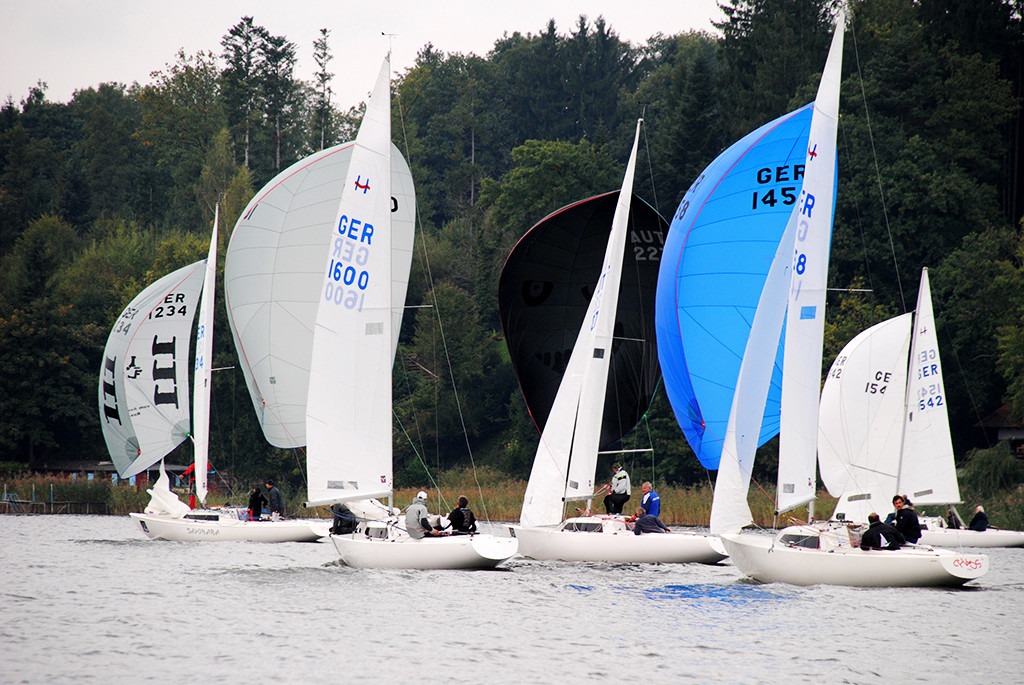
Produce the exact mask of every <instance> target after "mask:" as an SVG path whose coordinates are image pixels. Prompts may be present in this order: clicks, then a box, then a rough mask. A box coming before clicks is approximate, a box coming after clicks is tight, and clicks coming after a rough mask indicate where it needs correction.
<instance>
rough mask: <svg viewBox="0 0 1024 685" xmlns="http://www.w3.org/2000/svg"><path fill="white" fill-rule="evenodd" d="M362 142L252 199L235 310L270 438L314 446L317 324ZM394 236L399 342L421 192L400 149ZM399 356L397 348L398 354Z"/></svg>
mask: <svg viewBox="0 0 1024 685" xmlns="http://www.w3.org/2000/svg"><path fill="white" fill-rule="evenodd" d="M354 147H355V143H351V142H350V143H345V144H342V145H337V146H335V147H331V148H328V149H326V150H322V151H321V152H318V153H316V154H313V155H310V156H309V157H306V158H305V159H302V160H300V161H299V162H296V163H295V164H293V165H292V166H291V167H289V168H288V169H286V170H284V171H283V172H281V173H280V174H278V175H277V176H276V177H275V178H274V179H273V180H271V181H270V182H269V183H268V184H267V185H266V186H264V188H263V189H262V190H261V191H260V192H259V193H258V194H257V195H256V196H255V197H254V198H253V199H252V201H250V202H249V204H248V206H246V208H245V211H243V212H242V216H241V217H240V218H239V220H238V223H237V224H236V225H235V228H234V231H233V232H232V234H231V242H230V244H229V245H228V251H227V257H226V259H225V262H224V291H225V304H226V306H227V311H228V322H229V324H230V326H231V334H232V336H233V338H234V342H235V348H236V349H237V350H238V358H239V363H240V365H241V367H242V372H243V374H244V375H245V382H246V385H247V386H248V388H249V394H250V396H251V397H252V402H253V406H254V408H255V410H256V416H257V417H258V419H259V423H260V426H261V428H262V429H263V434H264V436H265V437H266V439H267V441H268V442H269V443H270V444H272V445H274V446H276V447H286V448H287V447H301V446H302V445H305V444H306V397H307V395H308V393H309V361H310V356H311V354H312V348H313V322H314V318H315V317H316V308H317V302H318V301H319V297H320V295H321V286H322V285H323V272H322V270H321V268H320V262H321V261H322V260H323V258H324V254H325V253H326V251H327V246H328V243H329V242H330V240H331V235H332V232H331V231H332V227H333V226H335V223H334V222H335V219H336V218H337V217H336V215H337V211H338V202H339V200H340V198H341V190H342V187H343V186H344V185H345V179H346V175H347V173H348V171H349V165H350V161H351V159H352V151H353V149H354ZM391 194H392V198H391V210H392V211H391V217H392V220H391V224H392V229H393V231H394V235H393V240H392V259H393V260H394V269H393V277H394V279H395V282H394V288H393V299H392V305H393V306H394V310H393V311H392V330H393V331H394V337H393V345H397V341H398V330H399V328H400V327H401V325H402V313H403V309H402V306H403V305H404V304H405V293H406V288H407V285H408V281H409V267H410V264H411V262H412V249H413V232H414V221H415V216H416V196H415V192H414V190H413V182H412V173H411V172H410V170H409V165H408V164H406V162H405V159H404V158H403V157H402V155H401V154H400V153H399V151H398V149H397V148H395V147H394V146H393V145H392V146H391ZM393 353H394V351H392V354H393Z"/></svg>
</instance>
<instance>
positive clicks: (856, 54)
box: [850, 22, 907, 312]
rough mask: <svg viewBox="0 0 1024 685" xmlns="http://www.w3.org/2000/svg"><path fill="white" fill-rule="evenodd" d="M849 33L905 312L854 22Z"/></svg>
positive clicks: (879, 191)
mask: <svg viewBox="0 0 1024 685" xmlns="http://www.w3.org/2000/svg"><path fill="white" fill-rule="evenodd" d="M850 35H851V37H852V38H853V55H854V62H855V63H856V65H857V79H858V82H859V83H860V97H861V102H863V103H864V119H865V122H866V123H867V128H868V139H869V140H870V141H871V159H872V161H873V162H874V164H875V179H876V180H877V182H878V198H879V200H880V201H881V203H882V217H883V218H884V219H885V231H886V233H887V234H888V237H889V250H890V252H891V253H892V263H893V268H894V269H895V270H896V284H897V286H899V291H900V302H901V303H902V305H903V311H904V312H906V311H907V299H906V296H905V295H904V294H903V280H902V279H901V278H900V269H899V264H898V263H897V262H896V245H895V243H894V242H893V239H892V227H891V226H890V225H889V212H888V210H887V209H886V206H885V190H884V189H883V188H882V172H881V170H880V169H879V167H878V152H877V151H876V150H875V136H874V133H872V131H871V113H870V112H869V111H868V99H867V93H866V92H865V90H864V74H863V73H862V72H861V68H860V52H859V51H858V49H857V32H856V30H855V29H854V22H850Z"/></svg>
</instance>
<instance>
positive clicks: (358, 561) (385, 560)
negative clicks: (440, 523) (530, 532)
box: [331, 531, 518, 569]
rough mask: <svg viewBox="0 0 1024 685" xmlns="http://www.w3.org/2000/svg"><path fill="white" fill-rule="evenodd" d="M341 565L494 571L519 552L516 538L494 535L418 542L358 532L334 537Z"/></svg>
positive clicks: (451, 537) (449, 537)
mask: <svg viewBox="0 0 1024 685" xmlns="http://www.w3.org/2000/svg"><path fill="white" fill-rule="evenodd" d="M331 540H332V541H333V542H334V546H335V548H336V549H337V550H338V556H339V558H340V559H341V563H343V564H345V565H346V566H352V567H354V568H408V569H483V568H494V567H495V566H497V565H498V564H500V563H501V562H503V561H505V560H507V559H509V558H510V557H512V556H513V555H514V554H515V553H516V550H517V549H518V541H517V540H516V539H515V538H499V537H495V536H494V535H488V534H478V535H449V536H445V537H440V538H429V539H422V540H415V539H413V538H411V537H409V536H408V535H389V536H387V537H367V535H366V534H365V533H364V532H361V531H357V532H355V533H352V534H349V535H331Z"/></svg>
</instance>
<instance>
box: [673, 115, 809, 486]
mask: <svg viewBox="0 0 1024 685" xmlns="http://www.w3.org/2000/svg"><path fill="white" fill-rule="evenodd" d="M811 113H812V105H806V106H804V107H801V108H800V109H798V110H795V111H793V112H790V113H789V114H786V115H784V116H782V117H779V118H778V119H776V120H774V121H772V122H769V123H767V124H765V125H764V126H761V127H760V128H758V129H757V130H756V131H754V132H752V133H750V134H748V135H747V136H745V137H744V138H742V139H741V140H740V141H738V142H737V143H735V144H733V145H732V146H731V147H729V148H728V149H727V150H726V151H725V152H723V153H722V154H721V155H719V156H718V158H717V159H715V160H714V161H713V162H712V163H711V164H709V165H708V167H707V168H706V169H705V170H704V172H703V173H701V175H700V176H699V177H698V178H697V180H696V181H694V182H693V184H692V185H691V186H690V188H689V190H687V191H686V194H685V195H684V196H683V200H682V202H681V203H680V204H679V208H678V209H677V210H676V213H675V216H674V217H673V218H672V228H671V230H670V231H669V234H668V240H667V241H666V243H665V254H664V257H663V259H662V264H661V270H660V272H659V275H658V295H657V301H656V308H655V312H656V326H657V334H658V335H657V337H658V357H659V359H660V361H661V370H662V374H663V375H664V377H665V389H666V391H667V394H668V398H669V401H670V402H671V404H672V409H673V411H674V412H675V415H676V420H677V421H678V423H679V426H680V428H682V430H683V433H684V434H685V435H686V439H687V441H688V442H689V443H690V446H691V447H692V448H693V451H694V453H695V454H696V455H697V458H698V459H700V462H701V464H702V465H703V466H704V467H705V468H708V469H717V468H718V462H719V458H720V456H721V453H722V442H723V440H724V438H725V431H726V427H727V423H728V416H729V411H730V407H731V406H732V400H733V392H734V390H735V387H736V377H737V375H738V374H739V369H740V361H741V360H742V359H743V352H744V349H745V346H746V344H747V339H748V337H749V334H750V327H751V322H752V321H753V318H754V311H755V309H756V307H757V302H758V298H759V297H760V295H761V291H762V289H763V288H764V284H765V279H766V277H767V274H768V269H769V267H770V265H771V263H772V259H773V257H774V255H775V250H776V248H777V247H778V245H779V241H780V239H781V237H782V234H783V231H784V229H785V228H786V224H787V222H788V221H789V218H790V215H791V214H792V210H793V207H794V206H795V205H796V202H797V198H798V197H799V196H800V191H801V188H802V186H803V176H804V168H805V164H806V159H805V158H806V153H807V140H808V132H809V130H810V125H811ZM684 347H685V352H684ZM772 349H775V347H774V346H773V348H772ZM781 378H782V350H781V349H780V350H779V352H778V356H777V358H776V361H775V370H774V374H773V377H772V383H771V389H770V391H769V394H768V398H767V403H766V405H765V407H764V415H763V416H764V420H763V422H762V425H761V430H760V433H759V435H758V438H757V440H758V444H759V445H760V444H763V443H765V442H767V441H768V440H770V439H771V438H772V437H774V436H775V435H776V434H777V433H778V432H779V403H780V397H781Z"/></svg>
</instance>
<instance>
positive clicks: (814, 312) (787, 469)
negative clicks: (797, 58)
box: [710, 15, 845, 534]
mask: <svg viewBox="0 0 1024 685" xmlns="http://www.w3.org/2000/svg"><path fill="white" fill-rule="evenodd" d="M844 27H845V22H844V17H843V16H842V15H840V17H839V20H838V23H837V26H836V30H835V34H834V35H833V37H832V46H831V48H830V49H829V53H828V59H827V60H826V62H825V68H824V70H823V72H822V77H821V83H820V84H819V86H818V95H817V98H816V99H815V102H814V115H813V117H812V120H811V130H810V135H809V139H808V143H807V148H806V153H805V154H806V161H805V170H806V173H805V179H804V184H803V188H802V190H801V192H800V197H799V199H798V201H797V202H796V205H795V207H794V208H793V210H792V213H791V215H790V217H789V221H788V223H787V224H786V230H785V231H784V233H783V237H782V239H781V241H780V242H779V244H778V245H777V247H776V250H775V257H774V258H773V260H772V262H771V267H770V269H769V275H768V278H767V279H766V282H765V286H764V288H763V289H762V291H761V293H760V296H759V298H758V303H757V308H756V310H755V314H754V320H753V324H752V326H751V328H750V331H749V338H748V340H747V342H746V345H745V346H744V353H743V357H742V361H741V365H740V371H739V374H738V377H737V380H736V384H735V397H734V399H733V402H732V403H731V406H730V411H729V420H728V424H727V429H726V439H725V441H724V447H723V450H722V459H721V463H720V464H719V471H718V478H717V480H716V482H715V495H714V501H713V502H712V508H711V526H710V527H711V532H712V533H716V534H721V533H731V532H737V531H739V529H740V528H741V527H743V526H744V525H746V524H748V523H749V522H750V521H751V515H750V509H749V507H748V505H747V499H746V493H747V488H748V486H749V482H750V469H751V466H752V465H753V462H754V452H755V450H756V449H757V444H756V442H755V440H754V439H753V436H755V435H758V434H759V433H761V416H760V415H761V412H762V409H763V406H764V404H763V403H764V402H765V395H766V394H767V389H768V385H769V377H770V376H771V375H772V373H773V368H772V367H773V365H772V364H770V363H769V361H770V357H771V356H772V355H771V352H772V351H774V350H775V349H776V348H777V347H778V346H779V337H780V333H781V329H782V325H783V320H784V319H785V320H786V331H785V334H784V336H783V341H782V347H783V348H784V349H785V359H784V363H783V377H782V400H783V401H782V406H781V410H782V413H781V416H780V425H781V433H782V439H781V441H780V446H779V481H778V490H777V493H776V497H777V502H776V503H777V510H779V511H782V510H785V509H788V508H792V507H794V506H797V505H798V504H801V503H805V502H808V501H810V500H812V499H813V497H814V490H815V488H814V485H815V461H814V458H815V444H816V440H817V420H818V411H817V410H818V400H819V380H818V379H819V378H820V373H821V369H820V366H821V350H822V332H823V326H824V316H825V283H826V280H827V275H828V257H829V246H830V242H831V235H832V221H833V217H834V198H835V184H836V176H835V173H836V172H835V170H836V133H837V127H838V119H839V81H840V75H841V70H842V51H843V31H844ZM766 350H767V353H766ZM808 415H809V416H808ZM809 426H810V428H809ZM809 430H811V431H812V435H810V437H808V431H809Z"/></svg>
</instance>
